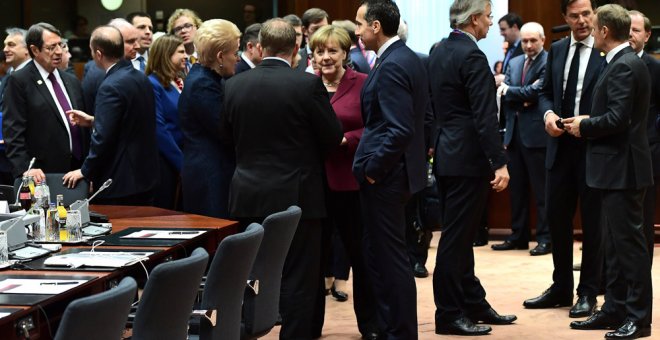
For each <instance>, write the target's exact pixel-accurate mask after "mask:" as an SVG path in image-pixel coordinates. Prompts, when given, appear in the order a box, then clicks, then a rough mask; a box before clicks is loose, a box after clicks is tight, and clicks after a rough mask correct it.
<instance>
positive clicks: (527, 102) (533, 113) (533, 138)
mask: <svg viewBox="0 0 660 340" xmlns="http://www.w3.org/2000/svg"><path fill="white" fill-rule="evenodd" d="M547 56H548V53H547V52H546V51H544V50H542V51H541V52H540V53H539V54H538V55H537V56H536V58H535V59H534V61H532V64H531V65H530V66H529V69H528V70H527V73H526V74H525V82H524V83H521V80H522V73H523V68H524V66H525V56H524V55H521V56H517V57H515V58H513V59H512V60H511V61H510V64H509V68H508V69H507V71H506V73H505V78H504V83H506V84H507V85H509V89H507V91H506V95H504V97H502V103H503V109H504V112H505V113H506V133H505V134H504V145H509V144H510V143H511V139H512V138H513V129H514V128H515V125H516V121H517V122H518V124H519V125H518V129H520V139H521V141H522V144H523V146H525V147H526V148H545V143H546V139H547V138H546V135H545V133H544V131H545V125H544V123H543V113H544V112H541V110H539V105H538V99H539V93H540V92H541V86H543V78H544V77H545V63H546V61H547ZM537 80H538V81H539V82H537V83H535V82H536V81H537ZM516 115H517V116H518V119H517V120H516V119H515V118H516Z"/></svg>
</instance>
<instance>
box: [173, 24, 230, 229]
mask: <svg viewBox="0 0 660 340" xmlns="http://www.w3.org/2000/svg"><path fill="white" fill-rule="evenodd" d="M240 36H241V32H240V31H239V30H238V28H237V27H236V25H234V24H233V23H231V22H230V21H227V20H222V19H213V20H208V21H205V22H204V23H203V24H202V25H201V26H200V27H199V29H198V30H197V34H196V35H195V46H196V47H197V53H198V56H199V63H198V64H194V65H193V66H192V69H191V70H190V73H188V76H187V77H186V82H185V86H184V88H183V93H181V98H180V99H179V118H180V119H181V130H182V131H183V139H184V145H185V148H184V150H183V168H182V170H181V184H182V191H183V209H184V211H186V212H190V213H195V214H200V215H206V216H213V217H221V218H227V217H228V215H229V213H228V196H229V182H230V181H231V176H232V175H233V173H234V167H235V157H234V150H233V148H232V147H231V146H230V145H225V144H223V142H222V139H221V137H220V136H219V131H220V117H221V115H222V114H223V112H222V110H223V105H222V102H223V98H224V80H223V78H229V77H231V76H232V75H234V69H235V67H236V63H237V62H238V60H239V59H238V45H239V38H240Z"/></svg>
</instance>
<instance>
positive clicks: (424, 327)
mask: <svg viewBox="0 0 660 340" xmlns="http://www.w3.org/2000/svg"><path fill="white" fill-rule="evenodd" d="M438 239H439V234H438V233H434V235H433V241H432V242H431V249H430V250H429V261H428V263H427V266H426V267H427V268H428V269H429V272H430V274H431V275H430V276H429V277H428V278H424V279H416V282H417V318H418V325H419V328H418V329H419V339H437V338H440V337H442V338H443V339H466V337H462V336H440V335H436V334H435V332H434V313H435V306H434V304H433V284H432V275H433V266H434V264H435V254H436V249H437V245H438ZM494 242H499V241H491V243H490V244H493V243H494ZM490 244H489V245H488V246H484V247H477V248H474V254H475V262H476V268H475V272H476V274H477V276H478V277H479V279H480V280H481V283H482V284H483V286H484V288H486V292H487V299H488V301H489V302H490V304H491V305H492V306H493V308H494V309H495V310H496V311H498V312H499V313H500V314H515V315H517V316H518V321H516V323H515V324H513V325H507V326H493V331H492V332H491V334H490V335H489V336H488V338H489V339H538V340H542V339H580V340H589V339H603V337H604V335H605V331H577V330H572V329H570V327H569V323H570V322H571V321H572V320H574V319H570V318H569V317H568V310H569V307H566V308H557V309H537V310H533V309H525V308H523V306H522V302H523V300H525V299H527V298H531V297H534V296H537V295H539V294H540V293H541V292H543V291H544V290H545V289H546V288H548V287H549V286H550V284H551V282H552V257H551V256H550V255H545V256H535V257H532V256H530V255H529V253H528V252H527V251H525V250H511V251H504V252H495V251H493V250H491V249H490ZM535 245H536V244H535V243H530V246H532V247H533V246H535ZM579 246H580V244H579V243H577V242H576V243H575V246H574V261H575V262H579V261H580V250H579ZM654 263H655V266H654V267H653V281H654V287H656V289H655V294H654V299H653V302H654V303H653V304H654V306H655V307H656V308H654V309H655V310H656V313H655V314H654V316H653V330H652V336H651V337H650V338H646V339H660V315H659V314H660V312H658V310H659V309H658V307H657V306H660V297H659V295H660V293H658V292H659V290H658V289H659V288H658V286H657V285H658V284H660V282H659V280H660V268H659V266H660V248H656V251H655V257H654ZM574 274H575V282H578V277H579V272H574ZM348 286H349V287H348V289H347V292H348V293H349V295H351V294H352V292H351V289H350V286H351V283H350V281H349V284H348ZM598 303H599V304H602V303H603V296H599V297H598ZM278 337H279V327H275V328H274V329H273V330H272V331H271V332H270V333H269V334H268V335H267V336H265V337H264V338H263V339H278ZM321 339H328V340H335V339H337V340H338V339H360V333H359V332H358V330H357V326H356V324H355V315H354V313H353V303H352V298H351V297H349V300H348V301H346V302H337V301H335V300H334V299H333V298H332V297H331V296H328V297H327V305H326V314H325V326H324V328H323V337H322V338H321Z"/></svg>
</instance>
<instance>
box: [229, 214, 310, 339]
mask: <svg viewBox="0 0 660 340" xmlns="http://www.w3.org/2000/svg"><path fill="white" fill-rule="evenodd" d="M301 215H302V210H300V208H299V207H297V206H291V207H289V208H288V209H287V210H285V211H282V212H278V213H275V214H272V215H270V216H268V217H266V219H265V220H264V223H263V227H264V239H263V240H262V241H261V246H260V247H259V253H258V254H257V259H256V260H255V261H254V266H252V272H251V273H250V277H249V278H250V279H252V280H259V293H258V294H255V292H254V291H252V290H251V289H246V291H245V296H244V299H243V328H242V329H241V333H242V334H241V338H242V339H254V338H258V337H261V336H263V335H265V334H267V333H268V332H270V330H271V329H272V328H273V326H275V322H276V320H277V316H278V315H279V306H280V286H281V284H282V269H283V268H284V260H285V259H286V255H287V253H288V252H289V247H290V246H291V241H292V240H293V235H294V234H295V232H296V229H297V228H298V222H299V221H300V216H301Z"/></svg>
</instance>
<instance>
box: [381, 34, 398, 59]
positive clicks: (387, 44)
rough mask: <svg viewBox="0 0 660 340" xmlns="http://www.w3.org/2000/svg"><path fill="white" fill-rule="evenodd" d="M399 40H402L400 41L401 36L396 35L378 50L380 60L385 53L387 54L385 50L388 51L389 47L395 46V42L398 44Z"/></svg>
mask: <svg viewBox="0 0 660 340" xmlns="http://www.w3.org/2000/svg"><path fill="white" fill-rule="evenodd" d="M399 40H401V39H399V36H398V35H395V36H393V37H391V38H390V39H389V40H387V41H386V42H385V43H384V44H383V46H381V47H380V48H379V49H378V58H380V57H381V56H382V55H383V53H385V50H387V48H388V47H390V46H391V45H392V44H394V43H395V42H397V41H399Z"/></svg>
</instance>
